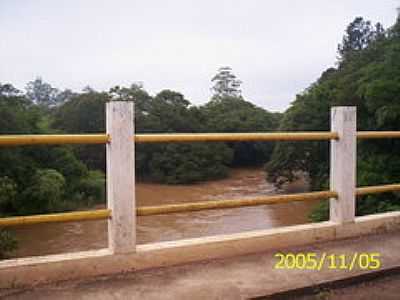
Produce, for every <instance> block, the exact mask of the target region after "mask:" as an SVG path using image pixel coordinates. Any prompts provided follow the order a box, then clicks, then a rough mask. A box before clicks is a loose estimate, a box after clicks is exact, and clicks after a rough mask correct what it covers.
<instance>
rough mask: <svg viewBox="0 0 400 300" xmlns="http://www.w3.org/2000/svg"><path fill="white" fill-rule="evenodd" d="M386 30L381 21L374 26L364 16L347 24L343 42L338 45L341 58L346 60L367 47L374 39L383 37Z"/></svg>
mask: <svg viewBox="0 0 400 300" xmlns="http://www.w3.org/2000/svg"><path fill="white" fill-rule="evenodd" d="M384 32H385V30H384V28H383V26H382V24H381V23H376V25H375V26H373V25H372V24H371V21H366V20H364V19H363V18H362V17H357V18H355V19H354V21H353V22H351V23H350V24H349V25H348V26H347V28H346V33H345V35H344V36H343V40H342V43H341V44H340V45H339V46H338V52H339V55H340V59H341V60H345V59H346V58H347V57H349V56H351V55H352V54H354V53H357V52H359V51H361V50H363V49H365V48H366V47H367V46H368V45H369V44H370V43H371V42H372V41H374V40H377V39H378V38H380V37H382V36H383V35H384Z"/></svg>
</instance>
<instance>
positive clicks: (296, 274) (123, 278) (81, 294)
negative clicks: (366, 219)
mask: <svg viewBox="0 0 400 300" xmlns="http://www.w3.org/2000/svg"><path fill="white" fill-rule="evenodd" d="M399 248H400V234H399V232H392V233H384V234H376V235H370V236H364V237H360V238H358V239H348V240H341V241H333V242H325V243H319V244H315V245H313V246H307V247H297V248H290V249H280V250H281V251H283V252H293V253H298V252H303V253H307V252H315V253H317V255H318V256H320V255H322V253H324V252H325V253H327V254H337V255H338V254H342V253H346V254H353V253H355V252H357V253H371V252H379V253H380V254H381V258H380V259H381V263H382V266H381V268H380V269H379V272H381V271H388V270H394V269H397V268H400V252H399V251H398V249H399ZM276 252H277V251H270V252H265V253H262V254H252V255H246V256H240V257H235V258H229V259H221V260H214V261H207V262H201V263H192V264H187V265H182V266H175V267H169V268H159V269H152V270H146V271H138V272H134V273H127V274H123V275H118V276H108V277H99V278H96V279H92V280H90V281H88V280H85V281H72V282H64V283H59V284H53V285H47V286H39V287H36V288H34V289H29V290H23V291H21V290H2V291H1V290H0V297H1V296H5V298H6V299H96V300H101V299H246V298H249V297H257V296H264V295H271V294H274V293H278V292H283V291H288V290H293V289H299V288H305V287H310V286H313V285H319V284H324V283H328V282H334V281H338V280H346V279H350V278H355V277H358V276H362V275H368V274H373V273H374V272H375V273H376V271H367V270H360V269H359V268H355V269H353V270H352V271H349V270H331V269H328V267H327V265H325V267H323V268H322V270H321V271H316V270H280V269H274V265H275V263H276V261H277V259H276V258H275V257H274V254H275V253H276Z"/></svg>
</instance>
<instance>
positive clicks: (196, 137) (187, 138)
mask: <svg viewBox="0 0 400 300" xmlns="http://www.w3.org/2000/svg"><path fill="white" fill-rule="evenodd" d="M338 138H339V135H338V133H337V132H330V131H314V132H265V133H264V132H256V133H160V134H136V135H135V136H134V140H135V142H136V143H168V142H235V141H236V142H245V141H249V142H251V141H253V142H254V141H317V140H332V139H338ZM357 138H358V139H381V138H400V131H359V132H357ZM110 140H111V137H110V136H109V135H107V134H15V135H0V146H18V145H56V144H106V143H108V142H109V141H110Z"/></svg>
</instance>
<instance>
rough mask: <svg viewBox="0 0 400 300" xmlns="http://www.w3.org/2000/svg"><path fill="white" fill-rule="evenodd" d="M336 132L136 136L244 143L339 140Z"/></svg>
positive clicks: (161, 140) (138, 136)
mask: <svg viewBox="0 0 400 300" xmlns="http://www.w3.org/2000/svg"><path fill="white" fill-rule="evenodd" d="M337 138H338V134H337V133H336V132H329V131H322V132H268V133H261V132H257V133H168V134H164V133H163V134H136V135H135V136H134V139H135V142H136V143H167V142H235V141H237V142H242V141H315V140H331V139H337Z"/></svg>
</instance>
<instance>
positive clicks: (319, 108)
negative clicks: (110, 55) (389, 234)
mask: <svg viewBox="0 0 400 300" xmlns="http://www.w3.org/2000/svg"><path fill="white" fill-rule="evenodd" d="M338 54H339V57H338V61H337V64H336V67H334V68H329V69H327V70H326V71H324V72H323V73H322V75H321V76H320V78H319V79H318V80H317V81H316V82H315V83H313V84H312V85H311V86H310V87H309V88H307V89H306V90H305V91H304V92H303V93H301V94H299V95H297V96H296V99H295V101H294V102H293V103H292V104H291V106H290V108H289V109H288V110H287V111H286V112H285V113H284V114H283V115H282V114H279V113H270V112H268V111H266V110H264V109H263V108H260V107H257V106H255V105H254V104H252V103H251V102H248V101H246V100H245V99H244V98H243V97H242V95H241V90H240V85H241V82H240V80H238V79H237V78H236V77H235V75H234V74H233V73H232V71H231V69H230V68H229V67H224V68H221V69H220V70H219V71H218V73H217V74H216V75H215V76H214V77H213V78H212V82H213V87H212V91H213V92H214V95H213V96H212V98H211V99H210V101H209V102H208V103H206V104H205V105H201V106H195V105H193V104H192V103H191V102H190V101H189V100H188V99H186V98H185V97H184V96H183V95H182V94H180V93H179V92H176V91H171V90H163V91H161V92H159V93H158V94H156V95H155V96H152V95H150V94H149V93H148V92H147V91H146V90H145V89H144V88H143V87H142V86H141V85H139V84H132V85H130V86H128V87H121V86H115V87H113V88H111V89H110V90H109V91H95V90H93V89H91V88H89V87H87V88H85V89H84V90H83V91H82V92H80V93H76V92H72V91H70V90H64V91H60V90H58V89H56V88H54V87H52V86H51V85H49V84H48V83H46V82H43V81H42V80H41V79H40V78H38V79H36V80H34V81H32V82H30V83H28V85H27V88H26V91H25V92H22V91H19V90H17V89H15V88H14V87H13V86H12V85H10V84H0V134H14V133H25V134H29V133H32V134H40V133H42V134H47V133H93V132H104V131H105V111H104V108H105V103H106V102H107V101H114V100H120V101H128V100H132V101H134V102H135V119H136V120H135V130H136V132H137V133H155V132H163V133H168V132H180V133H184V132H249V131H251V132H255V131H271V130H275V129H279V130H282V131H292V130H301V131H313V130H329V123H330V108H331V106H335V105H353V106H357V113H358V129H359V130H398V129H399V128H398V124H399V120H400V104H399V103H400V99H399V97H400V21H399V20H397V22H396V24H395V25H394V26H393V27H392V28H390V29H388V30H384V29H383V28H382V26H381V25H380V24H379V23H378V24H376V25H371V23H370V22H369V21H365V20H364V19H363V18H360V17H358V18H356V19H355V20H354V21H353V22H352V23H351V24H350V25H349V26H348V27H347V30H346V34H345V36H344V38H343V41H342V43H341V44H340V45H339V47H338ZM136 150H137V151H136V172H137V175H138V178H139V179H141V180H152V181H157V182H162V183H168V184H178V183H193V182H197V181H201V180H206V179H215V178H221V177H224V176H226V175H227V172H228V170H229V168H230V167H235V166H243V165H259V164H264V163H266V165H265V166H266V171H267V174H268V175H267V177H268V180H269V181H273V182H275V183H276V184H277V185H282V184H283V183H285V182H288V181H291V180H293V179H294V178H296V176H298V174H304V172H306V173H307V174H309V176H310V179H311V185H312V187H313V189H322V188H327V186H328V175H329V174H328V173H329V145H328V143H324V142H293V143H292V142H284V143H278V144H277V145H276V146H275V145H274V144H272V143H248V142H240V143H215V144H214V143H207V144H203V143H187V144H169V143H167V144H154V145H150V144H149V145H144V144H139V145H137V148H136ZM0 166H1V167H0V217H1V216H9V215H26V214H37V213H46V212H50V211H52V212H53V211H64V210H71V209H76V208H78V207H85V206H91V205H93V204H94V203H95V202H101V201H104V184H105V178H104V172H105V149H104V146H98V145H80V146H73V147H72V146H51V147H50V146H40V147H39V146H36V147H28V146H24V147H10V148H2V149H1V151H0ZM399 174H400V141H399V140H379V141H361V142H359V145H358V177H357V180H358V185H360V186H361V185H375V184H384V183H393V182H399V176H400V175H399ZM399 198H400V195H399V194H396V193H391V194H387V195H384V196H366V197H364V198H363V199H362V201H358V205H357V214H359V215H361V214H366V213H372V212H381V211H387V210H393V209H399V208H400V204H399V203H400V201H399V200H400V199H399ZM312 217H313V219H314V220H322V219H326V218H327V204H326V202H325V203H323V204H321V206H320V207H319V208H318V209H317V210H316V211H315V212H314V213H313V216H312ZM14 247H15V240H14V239H13V236H12V235H11V234H10V233H9V232H6V231H4V230H1V229H0V256H2V255H4V253H5V252H6V251H9V250H12V249H13V248H14Z"/></svg>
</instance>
